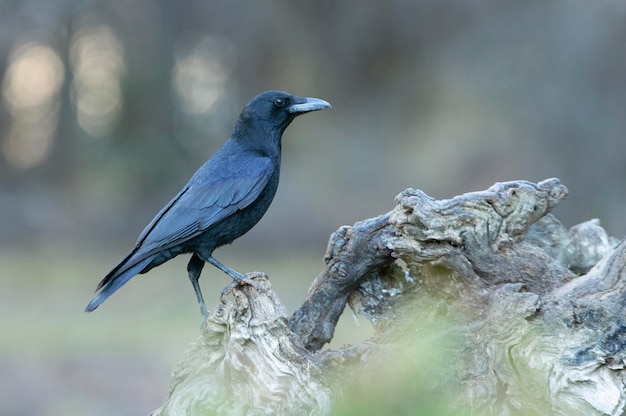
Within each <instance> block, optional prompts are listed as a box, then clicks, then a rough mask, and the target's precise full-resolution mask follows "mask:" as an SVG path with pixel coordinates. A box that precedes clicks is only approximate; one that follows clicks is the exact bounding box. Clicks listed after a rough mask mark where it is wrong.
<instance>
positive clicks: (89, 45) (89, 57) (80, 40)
mask: <svg viewBox="0 0 626 416" xmlns="http://www.w3.org/2000/svg"><path fill="white" fill-rule="evenodd" d="M70 63H71V69H72V72H73V74H74V78H73V81H72V96H73V99H74V102H75V105H76V116H77V119H78V124H79V126H80V127H81V128H82V129H83V131H84V132H85V133H87V134H88V135H90V136H92V137H102V136H106V135H108V134H110V133H111V132H112V131H113V130H114V129H115V127H116V126H117V124H118V122H119V119H120V114H121V111H122V105H123V97H122V89H121V82H122V77H123V75H124V72H125V64H124V50H123V47H122V44H121V42H120V41H119V39H118V38H117V36H116V35H115V33H113V31H112V30H111V28H110V27H108V26H106V25H98V26H87V27H84V28H82V29H80V30H78V31H77V32H76V34H75V35H74V37H73V39H72V42H71V47H70Z"/></svg>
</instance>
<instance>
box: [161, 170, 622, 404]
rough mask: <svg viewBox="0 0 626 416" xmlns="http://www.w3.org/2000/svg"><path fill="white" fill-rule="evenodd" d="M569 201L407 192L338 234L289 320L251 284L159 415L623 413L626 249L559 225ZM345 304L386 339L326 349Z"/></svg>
mask: <svg viewBox="0 0 626 416" xmlns="http://www.w3.org/2000/svg"><path fill="white" fill-rule="evenodd" d="M566 196H567V189H566V188H565V187H564V186H563V185H562V184H561V183H560V181H559V180H558V179H548V180H545V181H542V182H540V183H537V184H533V183H530V182H526V181H514V182H506V183H498V184H496V185H494V186H492V187H491V188H489V189H488V190H486V191H484V192H473V193H467V194H464V195H461V196H457V197H455V198H453V199H449V200H440V201H438V200H434V199H432V198H430V197H428V196H427V195H426V194H424V193H423V192H421V191H419V190H412V189H407V190H406V191H404V192H402V193H401V194H400V195H398V197H397V198H396V207H395V208H394V209H393V210H392V211H391V212H389V213H387V214H385V215H381V216H379V217H376V218H372V219H369V220H364V221H360V222H358V223H356V224H355V225H354V226H352V227H349V226H344V227H341V228H340V229H339V230H337V231H336V232H335V233H333V235H332V236H331V238H330V241H329V244H328V249H327V252H326V255H325V259H324V260H325V262H326V269H325V270H324V271H323V272H322V273H321V274H320V275H319V276H318V277H317V278H316V279H315V280H314V282H313V284H312V285H311V287H310V289H309V293H308V296H307V299H306V300H305V301H304V303H303V304H302V306H301V307H300V308H299V309H298V310H297V311H296V312H295V313H294V314H293V315H292V316H291V317H290V318H289V319H288V317H287V311H286V310H285V308H284V307H283V306H282V304H281V303H280V301H279V300H278V297H277V296H276V294H275V293H274V292H273V290H272V289H271V286H270V284H269V281H268V280H267V276H265V275H264V274H262V273H253V274H250V275H248V276H249V278H250V279H253V280H254V282H255V284H254V285H248V284H245V285H243V286H240V287H237V288H234V289H233V294H234V301H231V300H229V301H227V302H225V303H220V304H218V306H217V307H216V308H215V309H214V310H213V312H212V314H211V316H210V318H209V319H208V320H207V322H206V325H205V329H204V330H203V332H202V334H201V336H200V338H199V339H198V340H197V341H196V342H195V343H193V344H192V345H191V346H190V348H189V350H188V351H187V353H186V354H185V356H184V357H183V359H182V360H181V362H180V363H179V364H178V365H177V367H176V368H175V369H174V372H173V376H172V383H171V388H170V394H169V397H168V398H167V400H166V401H165V403H164V404H163V405H162V407H161V408H160V409H158V410H157V411H155V412H154V413H153V414H154V415H179V414H180V415H183V414H184V415H188V414H198V415H201V414H218V415H244V414H245V415H270V414H271V415H300V414H302V415H326V414H331V413H332V414H337V412H340V411H342V410H343V411H345V412H346V414H480V415H483V414H484V415H514V414H515V415H516V414H519V415H532V414H537V415H550V414H555V415H622V414H624V412H625V411H626V394H625V385H626V380H625V378H624V359H625V358H626V348H625V347H626V322H625V310H624V309H625V307H626V294H625V293H626V292H625V289H626V287H625V286H626V272H625V266H624V265H625V258H624V256H625V248H626V244H625V243H621V244H619V242H618V241H617V240H615V239H612V238H610V237H609V236H608V235H607V234H606V232H605V231H604V230H603V229H602V228H601V227H600V226H599V223H598V221H597V220H591V221H588V222H586V223H583V224H580V225H578V226H575V227H573V228H572V229H570V230H569V231H567V230H566V229H565V228H564V227H563V226H562V225H561V224H560V223H559V222H558V220H556V218H554V217H553V216H552V215H551V214H550V211H551V209H552V208H554V207H555V206H556V204H558V203H559V202H560V201H561V200H563V199H564V198H565V197H566ZM346 304H348V305H349V306H350V307H351V308H352V309H353V310H354V311H355V313H358V314H361V315H363V316H365V317H366V318H367V319H369V320H370V321H371V322H372V324H373V325H374V328H375V330H376V334H375V336H374V337H373V338H372V339H371V340H369V341H368V342H365V343H363V344H360V345H355V346H349V347H345V348H342V349H337V350H331V349H327V350H321V348H322V347H323V346H324V344H326V343H328V342H329V341H330V340H331V339H332V337H333V333H334V329H335V325H336V323H337V320H338V318H339V316H340V315H341V313H342V312H343V310H344V308H345V306H346ZM350 412H353V413H350ZM420 412H421V413H420Z"/></svg>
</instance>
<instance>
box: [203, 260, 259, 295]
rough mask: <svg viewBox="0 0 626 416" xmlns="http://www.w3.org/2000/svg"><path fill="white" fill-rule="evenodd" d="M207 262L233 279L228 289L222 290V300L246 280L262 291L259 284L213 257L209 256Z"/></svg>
mask: <svg viewBox="0 0 626 416" xmlns="http://www.w3.org/2000/svg"><path fill="white" fill-rule="evenodd" d="M206 261H207V262H209V263H211V264H212V265H214V266H215V267H217V268H218V269H220V270H221V271H223V272H224V273H226V274H227V275H229V276H230V277H231V278H232V279H233V281H232V282H230V283H229V284H227V285H226V287H225V288H224V289H222V294H221V295H220V296H221V298H222V299H223V298H224V295H226V294H227V293H228V292H230V290H231V289H232V288H234V287H235V286H237V285H238V284H241V282H243V281H244V280H245V281H246V282H248V283H250V284H251V285H252V286H254V287H256V288H257V289H259V290H260V289H261V288H260V287H258V285H257V283H256V282H255V281H254V280H250V279H247V278H246V276H245V275H243V274H241V273H239V272H236V271H234V270H233V269H231V268H230V267H228V266H226V265H225V264H223V263H221V262H219V261H217V260H216V259H215V258H214V257H213V256H207V257H206Z"/></svg>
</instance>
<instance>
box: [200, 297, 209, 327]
mask: <svg viewBox="0 0 626 416" xmlns="http://www.w3.org/2000/svg"><path fill="white" fill-rule="evenodd" d="M200 313H201V314H202V322H200V333H204V331H205V330H206V328H207V321H208V319H209V315H210V312H209V309H208V308H207V307H206V305H205V304H204V302H202V303H200Z"/></svg>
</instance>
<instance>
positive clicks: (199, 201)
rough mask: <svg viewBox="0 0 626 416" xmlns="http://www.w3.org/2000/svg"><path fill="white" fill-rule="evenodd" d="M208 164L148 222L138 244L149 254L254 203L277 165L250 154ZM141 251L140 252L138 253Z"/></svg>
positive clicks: (177, 242)
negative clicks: (236, 160)
mask: <svg viewBox="0 0 626 416" xmlns="http://www.w3.org/2000/svg"><path fill="white" fill-rule="evenodd" d="M210 162H211V160H209V161H208V162H207V164H205V166H203V167H202V168H200V170H199V171H198V172H197V173H196V174H195V175H194V176H193V177H192V178H191V179H190V181H189V182H188V183H187V185H186V186H185V187H184V188H183V189H182V190H181V191H180V192H179V193H178V195H176V196H175V197H174V198H173V199H172V200H171V201H170V202H169V203H168V204H167V205H166V206H165V207H164V208H163V209H162V210H161V211H160V212H159V213H158V214H157V216H156V217H155V218H154V219H153V220H152V221H151V222H150V224H148V226H147V227H146V228H145V229H144V231H143V232H142V233H141V235H140V236H139V239H138V241H137V248H140V250H139V251H140V252H141V256H140V257H144V256H148V255H151V254H153V253H155V252H156V251H159V250H162V249H164V248H168V247H172V246H175V245H177V244H180V243H181V242H184V241H186V240H189V239H191V238H193V237H196V236H198V235H200V234H201V233H203V232H204V231H206V230H208V229H209V228H211V227H212V226H213V225H215V224H217V223H218V222H220V221H221V220H223V219H224V218H227V217H229V216H230V215H232V214H234V213H235V212H237V211H239V210H242V209H244V208H246V207H247V206H249V205H250V204H252V203H253V202H254V201H255V200H256V199H257V198H258V196H259V195H260V194H261V192H262V191H263V189H264V188H265V186H266V185H267V183H268V181H269V178H270V177H271V176H272V173H273V172H274V169H275V164H274V163H273V161H272V160H271V158H269V157H260V156H258V155H250V156H249V157H247V158H242V157H241V155H240V157H239V160H238V163H237V165H236V166H235V165H234V164H233V163H222V164H221V166H214V165H211V164H210ZM137 254H139V253H137Z"/></svg>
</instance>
